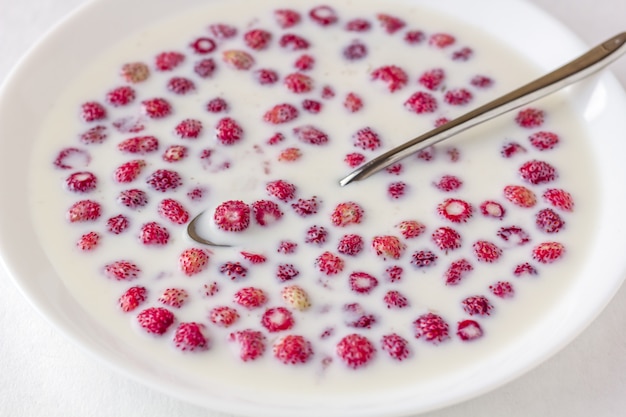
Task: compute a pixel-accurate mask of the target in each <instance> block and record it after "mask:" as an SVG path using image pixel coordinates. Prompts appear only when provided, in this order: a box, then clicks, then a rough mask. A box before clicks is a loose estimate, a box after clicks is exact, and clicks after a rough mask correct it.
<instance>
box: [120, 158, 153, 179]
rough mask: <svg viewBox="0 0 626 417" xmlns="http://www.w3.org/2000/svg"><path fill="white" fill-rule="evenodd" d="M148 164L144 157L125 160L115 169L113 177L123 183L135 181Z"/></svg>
mask: <svg viewBox="0 0 626 417" xmlns="http://www.w3.org/2000/svg"><path fill="white" fill-rule="evenodd" d="M145 166H146V161H144V160H143V159H135V160H132V161H128V162H124V163H123V164H122V165H120V166H119V167H117V168H116V169H115V172H114V173H113V179H114V180H115V181H116V182H119V183H121V184H124V183H129V182H133V181H134V180H135V179H136V178H137V177H138V176H139V174H141V171H142V170H143V168H144V167H145Z"/></svg>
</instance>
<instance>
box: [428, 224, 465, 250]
mask: <svg viewBox="0 0 626 417" xmlns="http://www.w3.org/2000/svg"><path fill="white" fill-rule="evenodd" d="M431 238H432V240H433V242H435V245H437V247H439V249H441V250H442V251H444V252H445V253H448V251H450V250H454V249H458V248H460V247H461V235H460V234H459V232H457V231H456V230H454V229H452V228H451V227H440V228H438V229H437V230H435V231H434V232H433V234H432V235H431Z"/></svg>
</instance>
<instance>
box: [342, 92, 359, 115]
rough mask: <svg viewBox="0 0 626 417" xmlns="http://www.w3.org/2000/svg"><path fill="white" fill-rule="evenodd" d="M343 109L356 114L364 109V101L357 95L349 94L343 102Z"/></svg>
mask: <svg viewBox="0 0 626 417" xmlns="http://www.w3.org/2000/svg"><path fill="white" fill-rule="evenodd" d="M343 107H345V108H346V110H348V111H349V112H350V113H356V112H358V111H359V110H361V109H362V108H363V99H362V98H361V97H360V96H358V95H356V94H355V93H348V94H347V95H346V98H345V100H344V101H343Z"/></svg>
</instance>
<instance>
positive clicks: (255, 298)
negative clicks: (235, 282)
mask: <svg viewBox="0 0 626 417" xmlns="http://www.w3.org/2000/svg"><path fill="white" fill-rule="evenodd" d="M233 301H234V302H235V303H236V304H238V305H240V306H242V307H244V308H247V309H248V310H252V309H255V308H259V307H261V306H262V305H264V304H265V303H267V294H265V291H263V290H262V289H260V288H256V287H244V288H241V289H240V290H238V291H237V292H236V293H235V296H234V298H233Z"/></svg>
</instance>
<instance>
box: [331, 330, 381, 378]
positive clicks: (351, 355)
mask: <svg viewBox="0 0 626 417" xmlns="http://www.w3.org/2000/svg"><path fill="white" fill-rule="evenodd" d="M375 353H376V348H375V347H374V345H373V344H372V342H370V341H369V339H368V338H367V337H365V336H361V335H359V334H356V333H352V334H349V335H347V336H345V337H343V338H342V339H341V340H340V341H339V343H337V356H339V358H340V359H341V360H342V361H343V362H344V363H345V364H346V365H348V366H349V367H350V368H353V369H357V368H360V367H363V366H365V365H367V364H368V363H369V362H370V361H371V360H372V359H373V358H374V355H375Z"/></svg>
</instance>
